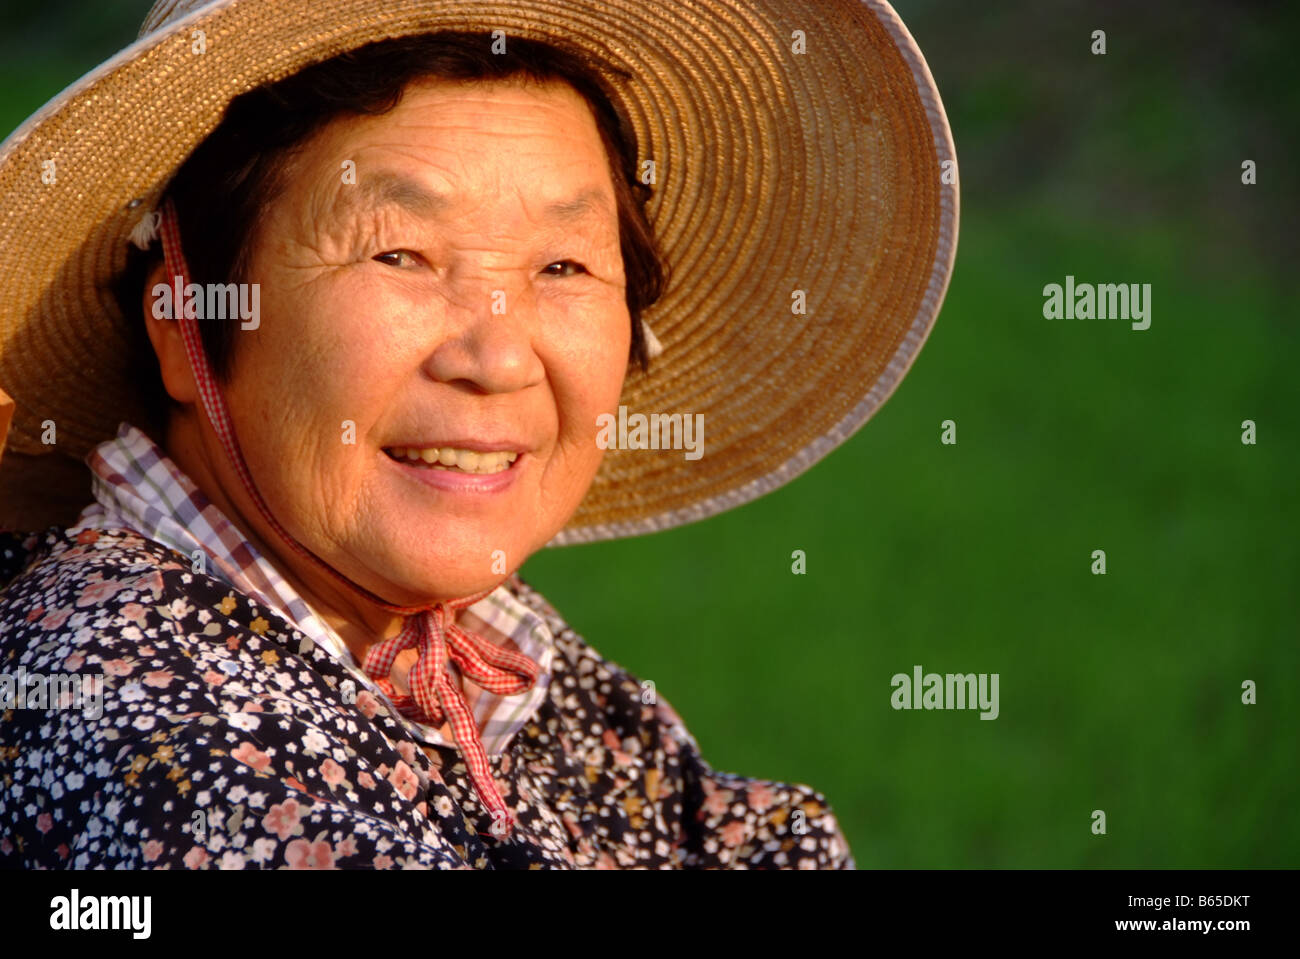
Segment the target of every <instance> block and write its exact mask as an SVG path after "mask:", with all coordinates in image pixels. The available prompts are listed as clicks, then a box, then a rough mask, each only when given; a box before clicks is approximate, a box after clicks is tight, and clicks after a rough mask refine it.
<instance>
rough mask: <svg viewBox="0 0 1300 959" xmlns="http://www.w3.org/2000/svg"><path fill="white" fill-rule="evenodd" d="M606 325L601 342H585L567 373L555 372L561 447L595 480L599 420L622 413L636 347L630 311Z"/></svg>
mask: <svg viewBox="0 0 1300 959" xmlns="http://www.w3.org/2000/svg"><path fill="white" fill-rule="evenodd" d="M618 313H619V315H618V316H617V318H616V319H612V320H610V322H609V323H608V324H606V325H605V330H606V333H605V334H604V335H602V336H600V337H595V336H593V337H589V338H586V339H584V341H583V343H582V344H581V347H580V348H579V349H577V350H576V351H575V352H574V353H573V354H572V355H571V356H570V357H569V361H568V362H567V363H566V364H565V366H564V369H563V370H562V371H557V370H555V369H552V372H551V382H552V386H553V388H554V390H555V394H556V395H555V399H556V406H557V408H558V412H559V417H560V441H561V443H562V445H564V446H565V447H567V449H568V452H569V454H570V455H571V456H573V458H574V467H575V468H576V469H579V470H587V471H590V472H591V473H593V474H594V472H595V470H596V467H597V465H598V464H599V462H600V459H601V456H602V453H603V451H602V450H601V449H600V448H599V447H598V446H597V445H596V433H597V429H598V427H597V424H596V419H597V417H598V416H600V414H602V413H612V412H616V410H617V408H618V401H619V396H620V394H621V393H622V388H623V379H624V377H625V375H626V373H627V363H628V356H627V354H628V349H629V345H630V342H631V333H630V320H629V319H628V316H627V312H626V310H622V311H618Z"/></svg>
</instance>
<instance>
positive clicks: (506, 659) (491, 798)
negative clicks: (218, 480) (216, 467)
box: [159, 200, 538, 838]
mask: <svg viewBox="0 0 1300 959" xmlns="http://www.w3.org/2000/svg"><path fill="white" fill-rule="evenodd" d="M161 214H162V215H161V218H160V222H159V232H160V234H161V236H162V245H163V256H164V259H165V262H166V267H167V276H168V278H169V279H170V282H171V284H172V304H173V313H174V314H175V316H176V319H177V321H178V322H179V323H180V330H181V337H182V339H183V340H184V343H185V355H186V357H187V358H188V359H189V364H190V370H191V371H192V372H193V374H194V380H195V382H196V383H197V384H198V388H199V396H200V398H201V399H202V403H203V409H204V411H205V412H206V414H207V417H208V422H209V423H210V424H211V425H212V430H213V432H214V433H216V435H217V438H218V439H219V440H220V441H221V445H222V448H223V449H224V450H225V451H226V457H227V458H228V459H229V461H230V464H231V466H232V467H233V468H234V470H235V473H236V475H237V476H238V477H239V480H240V482H241V483H242V484H243V486H244V490H245V491H246V492H247V493H248V496H249V499H251V500H252V501H253V502H254V503H255V504H256V505H257V509H258V512H259V513H260V514H261V516H262V519H263V521H264V522H265V523H266V525H268V526H269V527H271V529H273V530H275V533H276V535H277V536H279V537H280V539H281V540H282V541H283V542H284V543H285V545H287V546H288V547H289V548H290V549H292V550H293V551H294V552H295V553H296V554H297V555H298V556H300V557H302V558H303V559H304V560H306V561H308V562H309V563H311V564H312V565H313V566H315V567H316V568H317V569H319V570H321V571H322V572H324V573H325V574H327V575H328V576H329V577H330V578H331V579H332V580H333V581H334V582H336V583H338V585H339V586H340V587H342V588H343V589H346V590H349V591H351V592H352V593H353V594H354V595H357V596H360V597H361V598H363V599H365V600H366V601H367V602H370V603H373V604H374V605H376V606H379V607H382V608H383V609H385V610H387V611H389V612H391V613H396V614H398V615H401V616H404V617H406V621H405V623H404V624H403V626H402V631H401V632H400V633H399V634H398V635H396V636H394V637H393V638H391V639H387V640H384V641H383V642H380V643H375V644H373V645H371V646H370V648H369V649H368V650H367V652H366V656H365V663H364V664H363V667H362V668H363V669H364V670H365V672H366V675H367V676H369V677H370V678H371V679H373V680H374V681H375V683H376V684H377V685H378V686H379V688H380V689H382V690H383V691H384V693H385V694H386V695H387V696H388V697H389V698H390V699H391V700H392V702H393V705H395V706H396V707H397V709H398V710H399V711H400V712H401V713H402V714H403V715H404V716H409V717H411V718H412V719H415V720H416V721H418V722H422V723H427V724H429V725H431V726H434V727H435V728H436V727H439V726H441V725H442V723H443V722H444V721H447V722H449V723H450V724H451V730H452V735H453V736H454V737H455V740H456V745H457V746H459V747H460V752H461V755H462V757H463V758H464V760H465V765H466V768H467V769H468V771H469V776H470V781H471V782H472V783H473V784H474V791H475V793H476V794H477V795H478V797H479V800H480V801H481V802H482V803H483V806H484V808H485V809H486V810H487V811H488V812H489V813H490V814H491V816H492V833H493V834H494V835H496V836H498V837H502V838H504V837H506V836H509V835H510V833H511V831H512V830H513V827H514V826H515V824H516V821H515V818H514V816H513V814H512V813H511V811H510V809H509V808H508V807H507V806H506V803H505V800H504V799H502V798H501V793H500V791H499V790H498V789H497V785H496V783H495V782H494V781H493V779H492V774H491V770H490V767H489V765H488V759H487V753H486V751H485V750H484V749H483V744H482V742H481V741H480V740H479V736H478V727H477V724H476V723H475V721H474V714H473V712H472V711H471V710H470V708H469V705H468V704H467V703H466V702H465V698H464V696H462V695H461V692H460V690H459V689H457V688H456V687H455V685H454V684H453V683H452V682H451V678H450V676H449V675H448V672H447V664H448V661H449V660H450V661H451V662H455V663H456V665H457V667H459V669H460V671H461V674H462V675H463V676H464V677H465V678H466V679H469V680H472V681H473V682H475V683H477V684H478V685H479V686H481V687H482V688H483V689H485V690H488V691H489V692H493V693H498V694H501V695H507V696H508V695H513V694H515V693H521V692H524V691H525V690H528V689H531V688H532V686H533V684H534V683H535V682H536V681H537V672H538V667H537V664H536V663H534V662H533V661H532V660H531V659H529V658H528V657H527V656H524V655H522V654H521V653H516V652H512V651H510V650H507V649H503V648H501V647H500V646H498V645H496V644H494V643H490V642H488V641H487V640H486V639H484V638H483V637H481V636H478V635H476V634H474V633H471V632H469V631H468V630H466V629H463V628H462V627H461V626H459V625H458V624H457V623H456V617H455V614H456V612H457V611H458V610H461V609H464V608H466V607H467V606H472V605H473V604H474V603H477V602H478V601H479V600H480V599H482V598H483V597H485V596H487V595H488V594H490V593H491V592H492V590H491V589H489V590H485V591H484V592H481V593H478V594H476V595H474V596H467V597H465V598H463V599H457V600H450V601H447V602H440V603H434V604H433V605H432V606H415V607H409V606H394V605H392V604H391V603H388V602H386V601H385V600H383V599H382V598H381V597H379V596H376V595H375V594H374V593H372V592H370V591H369V590H367V589H364V588H363V587H361V586H359V585H358V584H356V583H354V582H353V581H352V580H350V579H348V578H347V577H346V576H344V575H343V574H342V573H340V572H339V571H338V570H336V569H335V568H334V567H332V566H330V565H329V564H328V563H326V562H325V561H324V560H322V559H321V558H320V557H318V556H317V555H316V554H315V553H313V552H311V551H310V550H309V549H307V547H305V546H303V545H302V544H301V543H299V542H298V541H297V540H296V539H294V538H293V536H291V535H290V534H289V532H288V530H286V529H285V528H284V527H283V526H281V525H280V523H279V521H278V520H276V518H275V517H274V516H272V515H271V511H270V509H268V508H267V505H266V502H265V500H263V499H262V495H261V493H259V492H258V490H257V486H256V485H255V484H254V483H253V478H252V475H251V474H250V473H249V471H248V464H247V463H246V462H245V461H244V456H243V453H242V452H241V451H240V447H239V441H238V440H237V439H236V438H235V429H234V425H233V424H232V423H231V420H230V414H229V412H228V411H227V410H226V404H225V401H224V400H223V399H222V397H221V391H220V390H219V388H218V386H217V382H216V380H215V379H214V378H213V376H212V371H211V369H210V368H209V367H208V361H207V356H206V354H205V353H204V351H203V342H202V340H201V339H200V337H199V329H198V324H197V322H196V320H195V317H193V316H187V315H186V310H185V309H183V307H182V304H183V303H184V294H185V288H186V286H188V284H189V275H190V274H189V269H188V268H187V267H186V265H185V256H184V253H183V252H182V250H181V240H180V229H179V228H178V226H177V222H176V210H175V208H174V207H173V206H172V202H171V200H168V201H166V203H165V204H164V206H163V208H162V211H161ZM410 648H415V649H417V650H419V655H418V658H417V660H416V663H415V665H414V666H413V667H412V668H411V671H410V675H409V679H408V686H409V687H410V690H411V692H410V694H409V695H398V694H397V691H396V689H395V688H394V687H393V683H392V680H391V678H390V674H391V672H392V669H393V662H394V660H396V658H397V656H398V654H399V653H401V652H402V651H403V650H405V649H410Z"/></svg>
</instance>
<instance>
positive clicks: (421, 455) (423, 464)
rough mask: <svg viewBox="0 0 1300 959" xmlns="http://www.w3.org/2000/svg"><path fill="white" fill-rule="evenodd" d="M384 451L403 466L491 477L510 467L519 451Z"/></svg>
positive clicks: (413, 448) (406, 449)
mask: <svg viewBox="0 0 1300 959" xmlns="http://www.w3.org/2000/svg"><path fill="white" fill-rule="evenodd" d="M384 453H385V454H386V455H387V456H388V458H389V459H391V460H393V461H394V462H397V463H402V464H403V465H406V466H413V467H418V468H422V469H431V470H445V471H447V472H449V473H467V474H470V475H474V476H490V475H491V474H493V473H504V472H505V471H506V470H508V469H510V468H511V467H512V466H513V465H514V463H515V461H516V460H517V459H518V458H519V454H518V453H515V452H511V451H507V450H500V451H497V452H492V453H481V452H478V451H477V450H462V449H454V448H452V447H442V448H437V447H426V448H423V449H417V448H415V447H406V446H392V447H385V448H384Z"/></svg>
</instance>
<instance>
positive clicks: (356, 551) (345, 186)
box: [214, 82, 631, 605]
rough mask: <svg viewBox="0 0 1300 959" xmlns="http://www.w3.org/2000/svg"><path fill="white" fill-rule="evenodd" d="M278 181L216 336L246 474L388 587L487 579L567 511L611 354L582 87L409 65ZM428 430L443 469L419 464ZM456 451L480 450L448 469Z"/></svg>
mask: <svg viewBox="0 0 1300 959" xmlns="http://www.w3.org/2000/svg"><path fill="white" fill-rule="evenodd" d="M349 161H350V162H349ZM353 170H355V176H352V174H351V171H353ZM350 180H355V182H349V181H350ZM283 182H284V189H283V191H282V192H281V193H279V194H278V195H277V196H275V197H274V199H273V201H272V203H271V205H270V206H269V207H268V208H267V210H266V212H265V216H264V219H263V221H262V225H261V227H260V229H259V232H258V236H257V242H256V244H255V246H254V247H253V250H252V259H251V270H250V274H251V275H250V276H249V277H248V279H249V280H250V281H252V282H256V283H259V284H260V285H261V290H260V295H261V300H260V303H261V315H260V324H259V325H258V327H257V329H255V330H239V331H238V332H237V333H236V334H235V338H236V343H235V354H234V356H235V362H234V367H233V374H232V377H233V378H232V382H231V384H230V385H229V387H228V388H227V389H226V391H225V395H226V400H227V403H228V404H229V408H230V412H231V416H232V418H233V420H234V423H235V428H236V430H237V432H238V435H239V440H240V444H241V446H242V448H243V450H244V454H245V458H246V460H247V462H248V464H249V468H250V470H251V472H252V474H253V477H254V480H255V482H256V483H257V486H258V488H259V489H260V491H261V493H262V495H263V497H264V498H265V499H266V502H267V505H268V506H269V507H270V510H271V512H272V513H273V514H274V515H275V516H276V518H277V519H279V520H280V522H281V523H282V524H284V526H285V527H286V528H287V529H288V530H289V532H290V533H292V534H293V536H294V537H295V538H297V539H298V540H300V541H301V542H302V543H303V544H304V545H306V546H307V547H308V548H309V549H311V550H312V551H313V552H315V553H316V554H317V555H318V556H320V557H322V558H323V559H324V560H325V561H326V562H328V563H329V564H330V565H332V566H334V567H335V568H336V569H338V570H340V571H341V572H343V573H344V574H345V575H347V576H348V577H349V578H351V579H353V580H354V581H356V582H358V583H359V584H361V585H362V586H364V587H366V588H368V589H370V590H372V591H373V592H375V593H378V594H379V595H380V596H383V597H384V598H386V599H388V600H390V601H392V602H396V603H401V604H412V605H414V604H416V603H423V602H428V601H430V600H433V599H449V598H454V597H459V596H464V595H468V594H470V593H473V592H476V591H478V590H482V589H486V588H488V587H490V586H492V585H495V584H496V583H498V582H499V581H500V580H501V579H502V578H503V577H502V575H501V574H502V572H503V570H504V571H512V570H514V569H516V568H517V567H518V566H519V565H520V564H522V563H523V561H524V560H525V559H526V558H527V557H528V556H529V555H530V554H531V553H533V552H534V551H535V550H537V549H539V548H540V547H541V546H543V545H544V544H545V543H546V541H547V540H549V539H550V538H551V537H552V536H553V535H554V534H555V533H556V532H558V531H559V529H560V528H561V527H562V526H563V525H564V524H565V523H566V522H567V521H568V519H569V517H570V516H571V515H572V514H573V512H574V511H575V510H576V509H577V506H578V504H579V502H580V501H581V499H582V497H583V495H584V494H585V493H586V491H587V489H588V487H589V486H590V484H591V481H592V479H593V477H594V476H595V473H596V470H597V467H598V466H599V465H600V460H601V456H602V451H601V450H600V449H599V448H598V447H597V445H596V442H595V436H596V418H597V416H598V415H599V414H601V413H604V412H611V411H614V410H616V408H617V404H618V398H619V394H620V392H621V389H622V384H623V377H624V374H625V372H626V369H627V360H628V349H629V345H630V336H631V330H630V318H629V315H628V311H627V306H626V302H625V298H624V296H625V278H624V273H623V263H622V257H621V254H620V247H619V234H618V219H617V213H616V205H615V198H614V188H613V184H612V181H611V174H610V170H609V164H608V160H607V157H606V153H605V151H604V148H603V146H602V143H601V139H600V136H599V134H598V132H597V128H596V125H595V121H594V119H593V117H592V115H591V112H590V110H589V108H588V107H587V105H586V103H585V102H584V101H583V100H582V98H581V97H580V96H579V95H578V94H577V93H576V92H574V91H573V90H572V89H571V88H569V87H568V86H567V85H562V84H548V85H546V86H538V85H536V84H533V85H529V86H522V85H517V84H514V83H500V82H494V83H476V84H450V83H432V82H429V83H421V84H419V85H416V86H413V87H411V88H409V89H408V90H407V92H406V94H405V96H404V97H403V99H402V101H401V103H400V104H399V105H398V106H397V107H396V108H395V109H394V110H392V111H391V112H389V113H387V114H384V115H382V116H378V117H364V118H348V119H343V120H338V121H335V122H334V123H332V124H331V125H330V126H329V127H327V128H326V129H325V130H323V131H322V132H321V133H320V134H319V135H317V136H316V137H314V138H313V139H312V140H310V141H309V143H308V144H307V146H306V148H305V149H304V150H303V151H302V152H301V153H300V154H299V155H298V156H297V157H296V158H295V159H294V160H293V161H292V162H291V163H290V165H289V166H288V168H287V169H286V172H285V176H284V180H283ZM403 449H405V450H411V449H418V450H419V451H420V453H421V456H420V459H419V460H418V465H417V463H416V462H415V461H413V460H412V459H411V458H410V454H409V453H408V454H407V455H406V457H405V458H403V457H402V454H401V451H402V450H403ZM435 449H436V450H439V451H442V452H440V453H439V454H438V455H437V459H436V461H437V462H438V463H439V464H441V463H443V462H445V461H451V462H452V463H453V468H452V469H447V470H442V469H435V468H433V467H432V466H431V465H429V464H428V463H426V462H425V460H426V459H432V458H434V457H435V454H434V452H433V451H434V450H435ZM471 451H476V452H479V453H480V454H483V453H486V454H487V455H486V456H484V455H480V456H479V457H478V459H479V466H478V468H479V469H482V468H483V467H484V465H487V467H488V468H489V470H495V471H489V472H481V473H476V472H463V471H461V469H462V468H465V469H471V468H474V467H473V462H474V457H473V456H472V455H470V453H471ZM511 454H513V456H514V458H513V462H511V461H510V457H511ZM222 459H224V458H222ZM214 465H215V464H214ZM223 465H224V464H223ZM220 482H221V485H222V488H223V491H224V493H225V495H226V497H227V498H229V499H230V500H232V501H233V503H232V505H233V506H234V507H235V508H236V509H237V510H238V511H239V512H240V513H241V514H242V515H243V517H244V518H245V520H246V521H248V522H251V523H254V524H255V525H256V526H257V527H258V530H259V532H260V534H261V536H260V538H261V539H262V540H263V542H265V543H267V544H268V545H269V546H271V547H272V548H273V549H274V548H276V547H279V549H280V550H281V552H282V555H283V554H284V553H287V550H286V549H285V547H284V546H283V544H282V543H281V542H280V541H279V540H278V538H276V537H274V535H273V534H271V533H270V532H269V531H267V530H266V529H265V527H263V526H262V524H261V520H260V518H259V517H258V516H257V512H256V509H255V507H253V505H252V504H251V501H249V500H248V499H247V498H246V497H245V494H244V492H243V490H242V488H240V487H239V484H238V482H237V481H234V480H232V479H231V477H230V474H229V473H228V472H226V473H225V475H224V476H223V478H222V479H221V480H220ZM286 559H287V561H290V562H300V561H297V560H296V558H294V557H292V555H291V554H290V556H289V557H287V558H286Z"/></svg>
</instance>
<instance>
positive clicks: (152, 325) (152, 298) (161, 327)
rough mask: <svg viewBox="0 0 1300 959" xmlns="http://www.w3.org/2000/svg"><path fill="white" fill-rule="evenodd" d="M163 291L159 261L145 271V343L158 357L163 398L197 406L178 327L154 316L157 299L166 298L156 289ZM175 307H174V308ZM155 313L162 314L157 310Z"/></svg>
mask: <svg viewBox="0 0 1300 959" xmlns="http://www.w3.org/2000/svg"><path fill="white" fill-rule="evenodd" d="M160 286H161V287H167V286H169V284H168V282H167V265H166V263H164V262H163V261H162V260H159V261H158V263H157V264H155V265H154V268H153V269H152V270H150V271H149V276H148V277H147V278H146V280H145V284H144V300H143V303H142V309H143V310H144V324H145V329H146V330H147V331H148V333H149V342H150V343H152V344H153V351H154V354H155V355H156V356H157V357H158V370H159V372H160V373H161V374H162V381H163V386H164V387H165V388H166V389H167V394H168V395H169V396H170V397H171V398H172V399H174V400H175V401H176V402H177V403H182V404H192V403H196V402H198V398H199V390H198V386H197V384H196V383H195V382H194V374H193V372H192V371H191V370H190V363H189V360H188V358H187V357H186V356H185V341H184V340H183V339H182V338H181V326H180V324H179V323H178V322H176V321H175V320H169V319H165V318H159V316H157V315H156V314H155V313H154V305H155V304H156V303H158V301H159V299H160V296H167V297H169V298H170V291H169V292H168V293H163V291H162V290H158V291H157V295H156V294H155V292H154V291H155V288H156V287H160ZM174 305H175V304H174ZM159 312H160V313H161V312H163V311H162V310H159Z"/></svg>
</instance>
